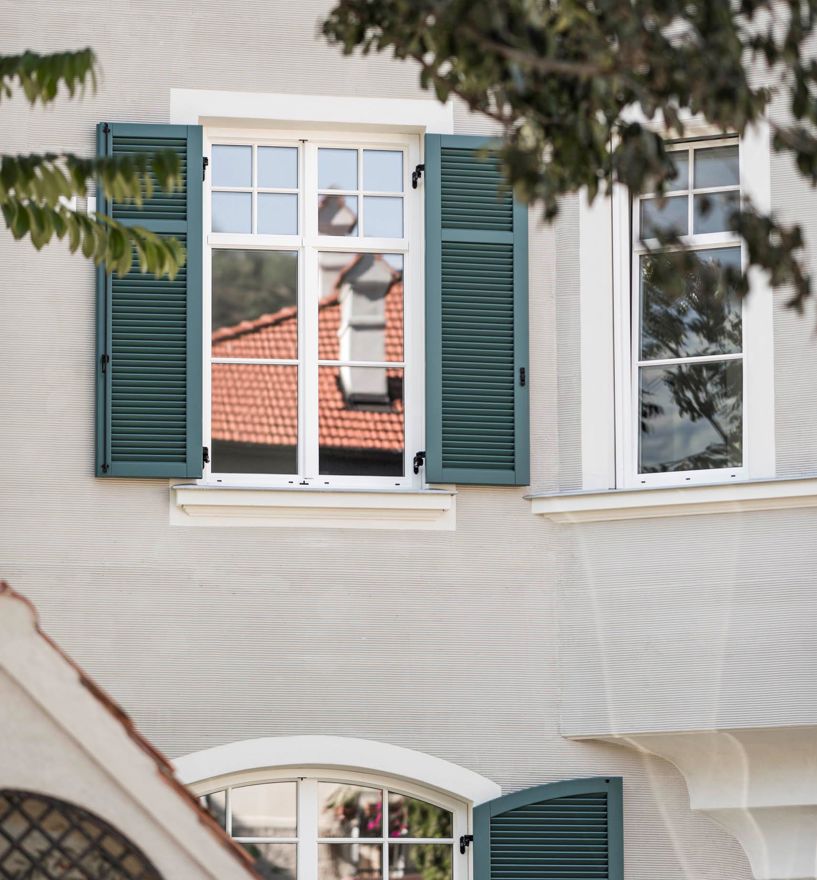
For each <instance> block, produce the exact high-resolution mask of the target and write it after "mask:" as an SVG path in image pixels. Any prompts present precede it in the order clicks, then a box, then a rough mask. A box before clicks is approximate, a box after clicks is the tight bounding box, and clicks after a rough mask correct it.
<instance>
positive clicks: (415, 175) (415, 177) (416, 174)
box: [411, 163, 426, 189]
mask: <svg viewBox="0 0 817 880" xmlns="http://www.w3.org/2000/svg"><path fill="white" fill-rule="evenodd" d="M425 170H426V166H425V165H423V164H422V163H421V164H420V165H417V166H416V167H415V169H414V171H412V172H411V188H412V189H417V183H418V181H419V180H420V178H421V177H422V176H423V172H424V171H425Z"/></svg>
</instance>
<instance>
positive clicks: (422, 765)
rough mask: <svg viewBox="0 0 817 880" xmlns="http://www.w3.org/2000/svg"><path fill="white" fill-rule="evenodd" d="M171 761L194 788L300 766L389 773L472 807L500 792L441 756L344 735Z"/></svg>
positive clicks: (235, 746)
mask: <svg viewBox="0 0 817 880" xmlns="http://www.w3.org/2000/svg"><path fill="white" fill-rule="evenodd" d="M173 763H174V766H175V768H176V773H177V775H178V777H179V779H180V780H181V781H182V782H183V783H184V784H185V785H188V786H191V787H192V788H193V789H194V790H197V789H198V788H200V784H201V783H205V782H206V783H212V782H214V781H215V780H217V779H223V778H227V777H232V776H237V775H240V774H245V773H250V772H254V771H263V770H276V771H277V770H282V769H286V768H288V767H298V768H310V769H313V768H314V769H320V770H323V769H329V770H343V771H356V772H360V773H366V774H376V775H382V776H388V777H391V778H392V779H397V780H404V781H405V782H407V783H414V784H415V785H417V784H419V785H422V786H424V787H426V788H429V789H431V790H436V791H439V792H440V793H442V794H444V795H446V796H447V797H453V798H456V799H457V800H460V801H464V802H465V803H467V804H469V805H471V806H477V805H478V804H482V803H485V801H489V800H492V799H493V798H495V797H499V795H500V794H501V793H502V789H501V788H500V787H499V785H497V784H496V783H495V782H493V781H492V780H490V779H488V778H486V777H485V776H480V774H479V773H474V772H473V771H472V770H467V769H466V768H465V767H460V766H459V765H458V764H452V763H451V762H450V761H444V760H443V759H442V758H436V757H434V756H433V755H427V754H425V753H423V752H416V751H414V750H413V749H404V748H402V747H401V746H394V745H391V744H390V743H383V742H376V741H374V740H368V739H356V738H354V737H346V736H265V737H261V738H259V739H248V740H243V741H241V742H234V743H227V744H226V745H222V746H216V747H215V748H212V749H204V750H203V751H200V752H193V753H191V754H189V755H185V756H184V757H182V758H177V759H176V760H175V761H174V762H173ZM208 787H209V788H213V787H214V786H212V785H208Z"/></svg>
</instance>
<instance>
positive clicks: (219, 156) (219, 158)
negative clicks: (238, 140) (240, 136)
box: [213, 144, 252, 187]
mask: <svg viewBox="0 0 817 880" xmlns="http://www.w3.org/2000/svg"><path fill="white" fill-rule="evenodd" d="M213 186H246V187H250V186H252V147H248V146H227V145H224V144H215V145H214V146H213Z"/></svg>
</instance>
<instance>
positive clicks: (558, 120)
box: [323, 0, 817, 309]
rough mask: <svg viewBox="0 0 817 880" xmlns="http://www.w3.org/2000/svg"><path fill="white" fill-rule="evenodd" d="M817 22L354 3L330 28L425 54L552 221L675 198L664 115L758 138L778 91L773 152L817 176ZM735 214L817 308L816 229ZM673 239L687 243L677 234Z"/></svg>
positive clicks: (626, 2) (679, 126)
mask: <svg viewBox="0 0 817 880" xmlns="http://www.w3.org/2000/svg"><path fill="white" fill-rule="evenodd" d="M816 24H817V0H501V2H497V0H338V2H337V5H336V6H335V8H334V9H333V10H332V11H331V13H330V15H329V16H328V18H327V19H326V21H325V22H324V24H323V33H324V34H325V36H326V37H327V38H328V40H329V41H330V42H331V43H333V44H336V45H339V46H340V47H342V49H343V51H344V52H346V53H351V52H353V51H356V50H360V51H362V52H363V53H369V52H392V53H393V54H394V55H395V56H396V57H397V58H399V59H404V60H411V61H413V62H414V63H416V64H417V65H418V66H419V71H420V80H421V84H422V86H423V87H424V88H427V89H433V90H434V91H435V93H436V95H437V97H438V98H439V99H440V100H441V101H445V100H447V99H448V98H449V97H450V96H452V95H456V96H459V98H461V99H462V100H463V101H464V102H465V103H466V104H467V105H468V107H469V108H470V109H471V110H474V111H477V112H479V113H482V114H485V115H486V116H489V117H490V118H492V119H494V120H496V121H497V122H498V123H499V124H500V125H501V126H502V129H503V131H504V144H503V147H502V150H501V158H502V160H503V162H504V165H505V169H506V174H507V178H508V180H509V183H510V184H511V185H512V186H513V187H514V189H515V191H516V192H517V193H518V194H519V195H520V196H521V197H522V198H524V199H525V200H527V201H537V202H539V203H541V204H542V206H543V211H544V215H545V217H546V218H548V219H550V218H553V217H554V216H555V215H556V214H557V213H558V210H559V202H560V199H561V198H562V197H563V196H564V195H565V194H568V193H573V192H577V191H578V190H580V189H582V188H586V190H587V192H588V193H589V195H590V196H591V197H595V196H596V195H597V194H598V193H600V192H601V193H606V192H609V191H610V189H611V187H612V186H613V185H614V184H616V183H621V184H624V185H626V186H627V187H629V188H630V189H631V190H632V191H634V192H658V193H659V194H662V193H663V192H664V189H665V185H666V183H667V181H668V180H669V179H671V177H672V176H673V174H674V170H675V169H674V167H673V163H672V159H671V154H670V153H669V152H668V151H667V150H666V149H665V145H664V138H663V137H662V135H661V134H659V133H658V132H657V131H656V129H655V126H653V125H650V124H649V122H648V121H654V122H657V123H658V124H659V125H660V126H661V127H662V128H663V129H664V131H665V136H666V135H667V134H668V136H669V137H676V138H681V137H683V136H684V133H685V126H684V119H685V117H686V118H688V116H687V114H689V113H691V114H695V115H700V116H701V117H703V119H705V120H706V122H707V123H709V124H710V125H711V126H712V127H713V128H714V129H715V130H717V131H721V132H728V133H737V134H741V135H742V134H744V133H745V132H746V130H747V128H748V127H749V126H751V125H752V124H753V123H756V122H757V121H759V120H761V119H763V118H765V117H766V116H767V111H768V108H769V105H770V102H771V101H772V99H775V100H776V101H778V102H779V106H776V111H778V110H779V111H780V112H775V114H774V117H773V119H774V120H777V119H779V118H782V119H785V120H786V121H785V122H779V121H772V122H771V123H770V124H771V129H772V146H773V149H774V150H776V151H778V152H780V153H784V154H787V155H789V156H791V157H792V159H793V160H794V162H795V163H796V166H797V168H798V170H799V172H800V174H802V175H803V177H804V179H805V181H807V182H808V183H809V184H810V185H812V186H814V185H815V184H817V134H815V132H816V131H817V96H816V93H815V89H816V88H817V61H815V59H814V57H813V53H812V54H811V55H810V54H809V52H808V46H809V43H811V45H812V46H813V45H814V38H815V25H816ZM731 223H732V225H733V227H734V228H735V229H736V230H737V231H738V232H739V233H740V235H741V236H742V237H743V239H744V241H745V243H746V252H747V255H748V263H749V266H755V267H759V268H760V269H763V270H765V271H767V272H768V273H769V276H770V279H771V283H772V284H773V285H774V286H782V285H789V286H791V287H792V289H793V291H794V293H793V296H792V298H791V300H790V305H793V306H794V307H796V308H797V309H802V307H803V303H804V301H805V299H806V298H807V297H808V296H809V295H810V292H811V280H810V278H809V275H808V272H807V271H806V269H805V266H804V252H803V234H802V230H801V229H800V227H799V226H798V225H797V224H785V223H783V222H781V221H780V220H779V219H777V218H776V217H775V216H773V215H770V214H766V213H764V212H763V211H761V210H760V209H759V208H758V207H757V206H755V205H753V204H752V203H751V202H750V201H748V200H744V203H743V205H742V206H741V207H740V208H739V209H736V210H735V211H734V213H733V216H732V217H731ZM661 239H662V244H663V245H669V244H675V245H677V244H679V241H678V237H677V236H676V235H675V234H674V233H673V231H672V230H666V232H665V234H664V235H663V236H661ZM737 289H738V291H739V293H741V294H745V293H746V292H747V291H748V278H747V274H746V273H744V274H742V275H741V277H740V278H739V279H738V282H737Z"/></svg>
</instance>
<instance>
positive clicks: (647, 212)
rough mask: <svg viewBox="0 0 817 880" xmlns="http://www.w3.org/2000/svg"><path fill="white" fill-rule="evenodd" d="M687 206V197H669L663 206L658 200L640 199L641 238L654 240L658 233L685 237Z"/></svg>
mask: <svg viewBox="0 0 817 880" xmlns="http://www.w3.org/2000/svg"><path fill="white" fill-rule="evenodd" d="M688 204H689V203H688V201H687V196H671V197H670V198H668V199H665V200H664V204H663V206H662V205H660V204H659V200H658V199H642V200H641V238H642V239H644V238H654V237H655V234H656V233H657V232H658V231H663V232H675V233H676V234H678V235H686V232H687V206H688Z"/></svg>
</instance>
